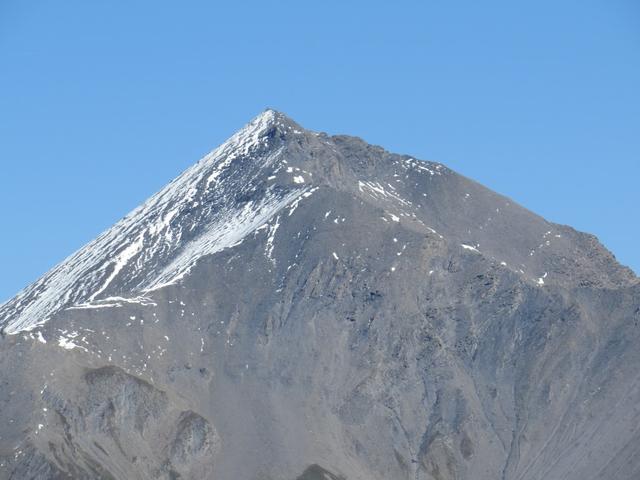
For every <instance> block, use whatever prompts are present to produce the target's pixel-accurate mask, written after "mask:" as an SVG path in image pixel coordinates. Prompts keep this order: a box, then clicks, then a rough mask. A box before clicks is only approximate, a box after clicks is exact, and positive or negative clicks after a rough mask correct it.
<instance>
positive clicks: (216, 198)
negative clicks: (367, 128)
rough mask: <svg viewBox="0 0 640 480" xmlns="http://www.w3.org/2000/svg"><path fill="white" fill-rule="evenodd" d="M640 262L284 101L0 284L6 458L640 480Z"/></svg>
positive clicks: (131, 474) (203, 474) (286, 476)
mask: <svg viewBox="0 0 640 480" xmlns="http://www.w3.org/2000/svg"><path fill="white" fill-rule="evenodd" d="M639 324H640V283H639V281H638V278H636V277H635V275H634V274H633V273H632V272H631V271H630V270H628V269H626V268H624V267H622V266H620V265H619V264H618V263H617V262H616V261H615V259H614V258H613V257H612V255H611V254H610V253H609V252H608V251H607V250H606V249H604V248H603V247H602V246H601V245H600V244H599V243H598V241H597V240H596V239H595V238H594V237H593V236H590V235H587V234H584V233H580V232H576V231H575V230H573V229H571V228H570V227H566V226H561V225H556V224H552V223H549V222H547V221H545V220H544V219H543V218H540V217H539V216H537V215H535V214H533V213H531V212H529V211H527V210H526V209H524V208H522V207H520V206H519V205H517V204H515V203H513V202H512V201H511V200H509V199H507V198H505V197H502V196H500V195H498V194H496V193H493V192H491V191H489V190H487V189H486V188H484V187H482V186H481V185H478V184H477V183H474V182H473V181H471V180H468V179H466V178H464V177H462V176H460V175H458V174H456V173H455V172H453V171H451V170H449V169H448V168H446V167H445V166H443V165H440V164H436V163H430V162H423V161H419V160H416V159H414V158H412V157H409V156H406V155H395V154H391V153H389V152H386V151H385V150H383V149H382V148H380V147H376V146H372V145H368V144H366V143H365V142H363V141H362V140H360V139H357V138H353V137H347V136H328V135H326V134H323V133H315V132H310V131H307V130H305V129H303V128H302V127H300V126H299V125H297V124H295V123H294V122H293V121H291V120H290V119H288V118H286V117H285V116H284V115H282V114H280V113H278V112H274V111H272V110H267V111H266V112H264V113H263V114H261V115H259V116H258V117H257V118H256V119H254V120H253V121H252V122H250V123H249V124H248V125H247V126H246V127H245V128H243V129H242V130H241V131H239V132H238V133H237V134H236V135H234V136H233V137H232V138H230V139H229V140H228V141H227V142H226V143H225V144H223V145H222V146H221V147H219V148H218V149H216V150H214V151H213V152H212V153H211V154H209V155H207V156H206V157H205V158H203V159H202V160H201V161H200V162H198V163H197V164H196V165H194V166H193V167H192V168H190V169H189V170H187V171H186V172H184V173H183V174H182V175H181V176H180V177H178V178H177V179H176V180H174V181H173V182H171V183H170V184H169V185H168V186H167V187H166V188H165V189H163V190H162V191H160V192H159V193H158V194H156V195H154V196H153V197H152V198H151V199H150V200H149V201H147V202H146V203H145V204H143V205H142V206H141V207H139V208H138V209H136V210H134V211H133V212H131V213H130V214H129V215H127V216H126V217H125V218H123V219H122V220H121V221H120V222H119V223H117V224H116V225H115V226H114V227H112V228H111V229H110V230H108V231H107V232H105V233H104V234H102V235H101V236H100V237H98V238H97V239H96V240H95V241H93V242H91V243H90V244H88V245H87V246H86V247H84V248H83V249H81V250H80V251H79V252H77V253H76V254H74V255H72V256H71V257H70V258H68V259H67V260H65V261H64V262H62V263H61V264H60V265H59V266H57V267H56V268H54V269H53V270H52V271H51V272H49V273H47V274H46V275H45V276H44V277H42V279H40V280H39V281H37V282H36V283H34V284H33V285H31V286H29V287H27V288H26V289H25V290H24V291H22V292H21V293H19V294H18V295H17V296H16V297H15V298H14V299H12V300H11V301H9V302H7V303H5V304H4V305H2V306H0V325H2V332H3V335H2V339H1V340H0V372H1V373H0V383H1V388H0V478H11V479H42V480H44V479H58V478H79V479H95V478H99V479H103V478H104V479H133V478H136V479H138V478H140V479H156V478H164V479H177V478H182V479H202V478H211V479H214V480H232V479H234V480H235V479H247V480H271V479H273V480H280V479H281V480H296V479H304V480H315V479H334V480H335V479H349V480H365V479H366V480H372V479H373V480H376V479H380V480H382V479H394V480H395V479H411V480H416V479H420V480H426V479H429V480H445V479H459V480H462V479H474V480H477V479H487V480H495V479H501V480H534V479H566V480H574V479H575V480H578V479H579V480H588V479H594V480H595V479H610V478H616V479H623V480H624V479H629V480H631V479H637V478H639V477H640V428H639V427H640V369H639V368H638V367H640V349H638V342H639V340H640V339H639V335H640V325H639Z"/></svg>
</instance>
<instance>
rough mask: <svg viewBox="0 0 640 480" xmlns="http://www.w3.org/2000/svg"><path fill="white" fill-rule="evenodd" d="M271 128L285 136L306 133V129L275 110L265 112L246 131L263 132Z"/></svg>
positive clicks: (249, 124) (269, 109)
mask: <svg viewBox="0 0 640 480" xmlns="http://www.w3.org/2000/svg"><path fill="white" fill-rule="evenodd" d="M271 128H275V129H277V130H280V131H281V132H282V133H285V134H286V133H289V132H296V133H302V132H303V131H304V128H302V127H301V126H300V125H299V124H297V123H296V122H295V121H293V120H292V119H291V118H289V117H288V116H287V115H285V114H284V113H282V112H279V111H278V110H275V109H273V108H267V109H265V110H263V111H262V112H261V113H259V114H258V115H256V116H255V117H254V118H253V119H252V120H251V121H250V122H249V123H248V124H247V125H246V126H245V130H249V131H263V130H266V129H271Z"/></svg>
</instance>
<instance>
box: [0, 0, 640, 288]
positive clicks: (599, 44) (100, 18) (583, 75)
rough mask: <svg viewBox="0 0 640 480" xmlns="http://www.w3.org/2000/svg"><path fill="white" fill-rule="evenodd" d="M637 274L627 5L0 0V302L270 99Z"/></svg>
mask: <svg viewBox="0 0 640 480" xmlns="http://www.w3.org/2000/svg"><path fill="white" fill-rule="evenodd" d="M267 106H269V107H273V108H276V109H278V110H281V111H284V112H285V113H287V114H288V115H289V116H291V117H292V118H293V119H295V120H297V121H298V122H299V123H301V124H302V125H303V126H305V127H307V128H310V129H314V130H324V131H328V132H329V133H349V134H354V135H359V136H362V137H364V138H365V139H366V140H368V141H369V142H372V143H377V144H380V145H383V146H385V147H386V148H388V149H390V150H393V151H397V152H401V153H408V154H412V155H414V156H416V157H418V158H423V159H429V160H436V161H440V162H443V163H445V164H446V165H448V166H449V167H451V168H453V169H455V170H457V171H459V172H461V173H463V174H465V175H467V176H469V177H472V178H474V179H476V180H478V181H480V182H481V183H483V184H485V185H487V186H488V187H490V188H492V189H494V190H497V191H498V192H501V193H503V194H506V195H508V196H510V197H511V198H513V199H514V200H516V201H518V202H519V203H521V204H523V205H525V206H526V207H528V208H530V209H531V210H534V211H536V212H537V213H540V214H542V215H543V216H545V217H547V218H548V219H550V220H553V221H556V222H560V223H566V224H570V225H572V226H575V227H576V228H578V229H580V230H585V231H589V232H592V233H595V234H596V235H598V237H599V238H600V239H601V241H602V242H603V243H604V244H605V245H606V246H607V247H608V248H609V249H611V250H612V251H613V252H614V253H615V254H616V256H617V257H618V258H619V259H620V260H621V262H622V263H625V264H627V265H630V266H631V267H633V268H634V269H635V271H636V272H640V245H639V237H640V214H639V213H638V208H639V206H640V185H639V183H640V2H638V1H637V0H563V1H557V0H535V1H524V2H513V1H492V0H489V1H484V2H479V1H477V0H460V1H445V0H441V1H433V0H422V1H414V2H407V1H404V2H403V1H398V2H388V1H385V2H375V1H366V2H365V1H349V2H346V1H343V2H334V1H324V2H300V1H296V2H294V1H291V2H278V1H271V2H264V1H255V2H241V1H234V2H230V1H229V2H220V1H215V2H214V1H188V2H174V1H172V2H169V1H158V0H154V1H151V0H148V1H136V0H131V1H125V0H121V1H117V0H114V1H109V2H102V1H86V0H65V1H53V0H51V1H40V0H30V1H24V0H0V161H1V166H2V169H1V170H0V172H1V173H0V214H1V216H2V229H1V230H0V265H2V267H1V268H2V275H0V300H4V299H8V298H9V297H11V296H12V295H13V294H14V293H16V292H17V291H18V290H19V289H20V288H22V287H24V286H25V285H27V284H28V283H30V282H32V281H33V280H35V279H36V278H38V277H39V276H40V275H41V274H43V273H44V272H45V271H46V270H48V269H49V268H50V267H52V266H53V265H54V264H56V263H57V262H59V261H61V260H62V259H63V258H65V257H66V256H67V255H69V254H70V253H72V252H73V251H74V250H76V249H77V248H79V247H81V246H82V245H83V244H85V243H86V242H87V241H89V240H91V239H92V238H94V237H95V236H96V235H97V234H99V233H100V232H101V231H103V230H104V229H106V228H107V227H109V226H110V225H111V224H113V223H114V222H115V221H117V220H118V219H119V218H120V217H122V216H123V215H125V214H126V213H127V212H128V211H129V210H131V209H132V208H134V207H135V206H137V205H138V204H139V203H140V202H142V201H143V200H144V199H145V198H147V197H148V196H149V195H151V194H152V193H153V192H155V191H156V190H158V189H159V188H161V187H162V186H163V185H164V184H165V183H167V182H168V181H169V180H170V179H172V178H173V177H175V176H176V175H177V174H178V173H179V172H181V171H182V170H183V169H184V168H186V167H187V166H189V165H190V164H192V163H193V162H195V161H196V160H197V159H198V158H199V157H200V156H202V155H203V154H204V153H206V152H207V151H209V150H210V149H212V148H213V147H215V146H216V145H218V144H219V143H221V142H222V141H223V140H224V139H225V138H226V137H227V136H229V135H230V134H231V133H232V132H234V131H235V130H236V129H238V128H239V127H241V126H242V125H243V124H244V123H245V122H246V121H248V120H249V119H250V118H251V117H253V116H254V115H256V114H257V113H259V112H260V111H261V110H263V109H264V108H265V107H267Z"/></svg>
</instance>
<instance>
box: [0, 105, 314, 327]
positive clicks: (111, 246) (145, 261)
mask: <svg viewBox="0 0 640 480" xmlns="http://www.w3.org/2000/svg"><path fill="white" fill-rule="evenodd" d="M299 129H300V127H298V126H297V125H296V124H295V123H293V122H292V121H291V120H289V119H288V118H287V117H286V116H285V115H283V114H281V113H279V112H277V111H275V110H271V109H268V110H265V111H264V112H262V113H261V114H259V115H258V116H256V117H255V118H254V119H253V120H251V121H250V122H249V123H248V124H247V125H246V126H245V127H244V128H242V129H241V130H239V131H238V132H237V133H236V134H234V135H233V136H232V137H231V138H229V139H228V140H227V141H226V142H225V143H224V144H222V145H221V146H219V147H218V148H216V149H215V150H213V151H212V152H211V153H209V154H208V155H206V156H205V157H204V158H202V159H201V160H200V161H199V162H197V163H196V164H195V165H193V166H192V167H191V168H189V169H187V170H186V171H185V172H184V173H182V174H181V175H180V176H179V177H177V178H176V179H175V180H173V181H172V182H171V183H169V184H168V185H167V186H166V187H165V188H163V189H162V190H161V191H159V192H158V193H156V194H155V195H154V196H152V197H151V198H150V199H149V200H148V201H146V202H145V203H144V204H142V205H141V206H140V207H138V208H136V209H135V210H133V211H132V212H131V213H129V214H128V215H127V216H125V217H124V218H123V219H122V220H121V221H119V222H118V223H117V224H116V225H114V226H113V227H112V228H110V229H109V230H107V231H106V232H104V233H103V234H101V235H100V236H99V237H98V238H97V239H96V240H94V241H92V242H91V243H89V244H88V245H86V246H85V247H83V248H82V249H81V250H79V251H78V252H76V253H75V254H73V255H72V256H71V257H69V258H68V259H66V260H64V261H63V262H62V263H60V264H59V265H58V266H56V267H55V268H53V269H52V270H51V271H49V272H48V273H47V274H46V275H44V276H43V277H42V278H41V279H40V280H38V281H37V282H35V283H34V284H32V285H30V286H29V287H27V288H25V289H24V290H23V291H22V292H20V293H19V294H18V295H17V296H16V297H15V298H13V299H12V300H10V301H9V302H7V303H5V304H3V305H2V306H0V324H1V325H2V326H3V328H4V331H5V332H7V333H16V332H19V331H22V330H28V329H32V328H33V327H35V326H37V325H39V324H42V323H43V322H45V321H46V320H47V319H49V318H51V316H52V315H54V314H55V313H57V312H58V311H60V310H62V309H65V308H69V307H72V306H76V307H77V306H86V305H91V304H92V302H98V301H100V300H102V299H105V298H109V297H112V296H116V295H131V294H132V292H144V291H150V290H154V289H157V288H160V287H162V286H164V285H167V284H171V283H173V282H175V281H177V280H178V279H180V278H181V277H182V276H183V275H184V274H185V273H186V272H187V271H188V270H189V269H190V268H191V267H192V266H193V265H194V264H195V262H197V260H198V259H199V258H201V257H202V256H205V255H209V254H211V253H214V252H216V251H219V250H222V249H224V248H226V247H228V246H231V245H233V244H235V243H237V242H239V241H241V240H242V239H243V238H244V236H246V235H247V234H248V233H250V232H251V231H253V230H254V229H256V228H257V227H259V226H260V225H262V224H263V223H264V222H265V221H266V220H268V219H269V218H271V217H272V216H273V215H275V214H276V213H277V212H278V211H279V210H280V209H282V208H284V207H285V206H286V205H288V204H290V203H291V202H294V201H295V200H296V199H298V198H299V197H300V196H301V195H303V194H304V193H305V192H308V191H309V190H310V188H311V187H310V185H309V184H308V183H300V182H298V181H294V182H291V185H287V186H283V185H275V184H272V185H266V186H265V185H264V179H265V178H266V177H268V176H269V175H270V174H272V173H273V172H276V171H278V170H281V169H282V168H283V164H282V163H281V160H282V158H281V153H282V145H281V141H280V140H279V138H278V135H276V133H277V132H279V133H280V134H282V135H286V134H287V133H288V132H291V131H293V130H295V131H296V132H300V130H299ZM247 199H248V200H247Z"/></svg>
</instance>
